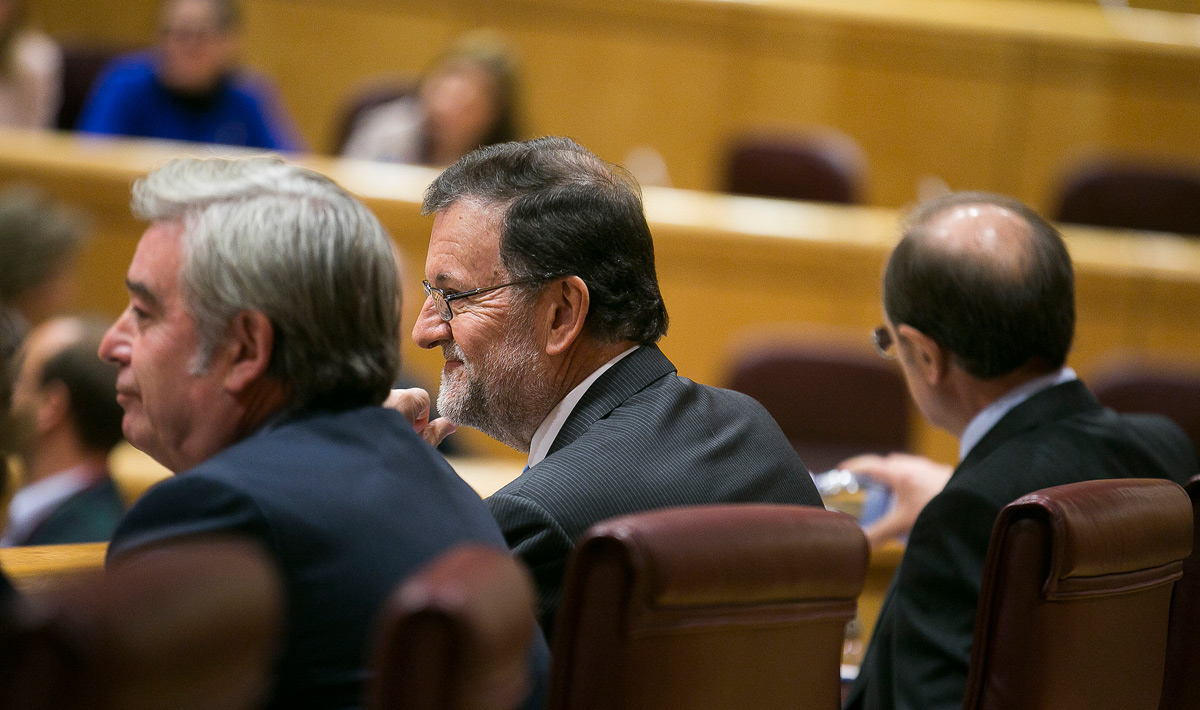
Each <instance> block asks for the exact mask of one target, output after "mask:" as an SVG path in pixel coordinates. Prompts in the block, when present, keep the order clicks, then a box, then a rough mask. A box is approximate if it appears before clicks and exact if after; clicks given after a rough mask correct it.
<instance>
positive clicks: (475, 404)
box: [437, 323, 555, 453]
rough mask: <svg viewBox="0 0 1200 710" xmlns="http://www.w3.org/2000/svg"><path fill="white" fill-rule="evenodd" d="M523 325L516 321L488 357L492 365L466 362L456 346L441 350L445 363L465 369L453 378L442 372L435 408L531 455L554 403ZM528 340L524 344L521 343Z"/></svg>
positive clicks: (548, 377) (547, 377)
mask: <svg viewBox="0 0 1200 710" xmlns="http://www.w3.org/2000/svg"><path fill="white" fill-rule="evenodd" d="M522 325H524V324H520V323H513V327H512V328H510V330H509V331H508V334H507V335H506V336H505V339H504V341H503V342H502V343H498V344H497V345H496V346H495V347H493V348H492V350H491V352H489V353H488V355H487V357H486V358H483V359H484V360H486V361H487V363H488V365H489V366H488V367H487V368H486V369H483V368H478V367H477V366H476V363H473V362H468V361H467V360H466V359H465V358H463V355H462V352H461V351H460V350H459V349H458V346H457V345H454V344H451V345H447V346H443V354H444V355H445V356H446V358H447V359H458V360H460V361H461V362H462V367H460V368H459V369H458V372H457V373H455V374H454V375H453V376H450V375H447V373H446V371H445V370H443V371H442V380H441V387H440V388H439V389H438V399H437V406H438V411H439V412H440V413H441V415H442V416H444V417H446V418H448V419H449V420H450V421H452V422H454V423H455V424H458V425H460V426H469V427H473V428H475V429H478V430H479V431H482V432H483V433H484V434H487V435H488V436H490V437H492V438H493V439H495V440H497V441H499V442H500V443H502V444H505V445H506V446H510V447H512V448H514V449H516V450H517V451H520V452H522V453H528V452H529V445H530V442H531V441H532V440H533V434H534V432H535V431H537V428H538V425H540V424H541V423H542V420H543V419H545V417H546V414H547V413H548V412H549V411H550V409H551V407H553V406H554V403H555V393H554V390H553V382H552V378H551V375H550V372H549V371H548V370H547V369H546V368H545V366H544V364H543V363H542V362H541V360H540V358H539V357H538V354H539V353H538V350H537V349H536V346H534V345H533V343H532V342H530V339H529V338H518V337H514V334H515V333H517V332H524V333H530V332H531V329H529V328H522V327H521V326H522ZM522 340H524V342H522Z"/></svg>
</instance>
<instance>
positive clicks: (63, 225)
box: [0, 186, 85, 330]
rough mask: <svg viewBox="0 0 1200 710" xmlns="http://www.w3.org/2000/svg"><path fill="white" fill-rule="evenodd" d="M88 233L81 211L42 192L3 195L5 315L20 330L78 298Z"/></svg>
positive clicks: (0, 269) (1, 297)
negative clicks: (77, 271)
mask: <svg viewBox="0 0 1200 710" xmlns="http://www.w3.org/2000/svg"><path fill="white" fill-rule="evenodd" d="M84 231H85V224H84V220H83V218H82V216H81V215H80V214H79V213H78V212H76V211H75V210H73V209H71V208H69V207H66V206H64V205H60V204H58V203H56V202H54V201H53V200H51V199H49V198H48V197H46V196H45V195H44V194H42V193H41V192H39V191H37V190H34V189H32V188H28V187H23V186H13V187H9V188H6V189H4V190H3V191H0V273H2V274H4V278H3V279H0V310H3V311H5V312H6V313H7V317H8V318H9V319H11V320H13V321H14V326H13V327H15V328H16V329H17V330H23V329H25V328H27V327H28V326H32V325H37V324H38V323H41V322H42V321H44V320H46V319H47V318H49V317H50V316H52V315H55V314H57V313H61V312H63V310H64V309H65V308H66V307H67V305H68V304H69V303H70V302H71V300H72V299H73V298H74V297H75V260H76V257H77V256H78V252H79V248H80V246H81V244H82V242H83V235H84Z"/></svg>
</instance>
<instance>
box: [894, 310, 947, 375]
mask: <svg viewBox="0 0 1200 710" xmlns="http://www.w3.org/2000/svg"><path fill="white" fill-rule="evenodd" d="M896 334H897V335H899V336H900V343H899V345H898V347H899V348H900V357H904V358H907V359H908V362H909V364H910V365H911V366H912V367H913V368H914V370H915V372H916V373H917V376H918V377H920V378H921V380H922V381H924V382H925V384H927V385H931V386H932V385H937V384H938V383H940V382H941V381H942V380H944V379H945V378H946V374H947V370H948V369H949V367H950V357H949V353H947V352H946V351H945V350H944V349H942V346H940V345H938V344H937V343H936V342H935V341H934V340H933V338H931V337H929V336H928V335H925V334H924V333H922V332H921V331H919V330H917V329H916V328H914V327H912V326H911V325H907V324H901V325H899V326H897V327H896Z"/></svg>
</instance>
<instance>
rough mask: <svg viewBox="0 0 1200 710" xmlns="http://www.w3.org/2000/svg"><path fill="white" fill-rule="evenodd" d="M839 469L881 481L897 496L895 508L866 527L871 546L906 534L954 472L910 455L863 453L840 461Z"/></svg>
mask: <svg viewBox="0 0 1200 710" xmlns="http://www.w3.org/2000/svg"><path fill="white" fill-rule="evenodd" d="M838 468H843V469H846V470H849V471H854V472H855V473H858V474H861V475H863V476H866V477H867V478H870V479H871V480H873V481H876V482H878V483H882V484H884V485H885V486H887V487H888V488H891V489H892V493H893V494H894V495H895V497H896V501H895V504H894V505H893V506H892V509H891V510H889V511H888V512H887V513H885V514H884V515H883V517H881V518H880V519H879V520H876V521H875V522H874V523H872V524H870V525H868V526H867V527H866V528H865V529H864V532H865V533H866V534H867V541H868V542H870V543H871V547H876V546H878V545H880V544H882V543H884V542H886V541H888V540H891V539H893V538H897V537H900V536H902V535H907V534H908V533H909V532H910V531H911V530H912V526H913V523H915V522H917V515H918V514H919V513H920V512H921V509H922V508H924V507H925V504H926V503H928V502H929V501H930V500H932V499H933V497H934V496H936V495H937V494H938V493H941V492H942V489H943V488H945V487H946V482H947V481H949V480H950V474H951V473H953V472H954V469H953V468H952V467H950V466H947V465H945V464H940V463H938V462H936V461H930V460H929V459H927V458H924V457H922V456H913V455H911V454H888V455H887V456H876V455H874V454H864V455H862V456H855V457H854V458H850V459H846V460H845V461H843V462H841V463H840V464H838Z"/></svg>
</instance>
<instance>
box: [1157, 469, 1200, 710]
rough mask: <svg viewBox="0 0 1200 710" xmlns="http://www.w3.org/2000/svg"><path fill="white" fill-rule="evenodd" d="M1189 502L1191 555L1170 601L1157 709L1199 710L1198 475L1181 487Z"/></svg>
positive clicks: (1199, 507)
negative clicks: (1161, 682) (1195, 709)
mask: <svg viewBox="0 0 1200 710" xmlns="http://www.w3.org/2000/svg"><path fill="white" fill-rule="evenodd" d="M1185 488H1186V490H1187V492H1188V495H1189V496H1190V497H1191V499H1192V554H1191V556H1190V557H1188V558H1187V559H1186V560H1184V561H1183V578H1182V579H1181V580H1179V582H1178V583H1176V585H1175V595H1174V596H1173V597H1172V598H1171V628H1170V631H1169V632H1168V633H1167V672H1166V675H1165V676H1164V677H1163V691H1162V700H1161V701H1160V702H1159V705H1158V707H1159V710H1194V708H1200V525H1198V524H1197V521H1200V476H1197V477H1196V478H1193V479H1192V480H1191V481H1190V482H1189V483H1188V484H1187V486H1185Z"/></svg>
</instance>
